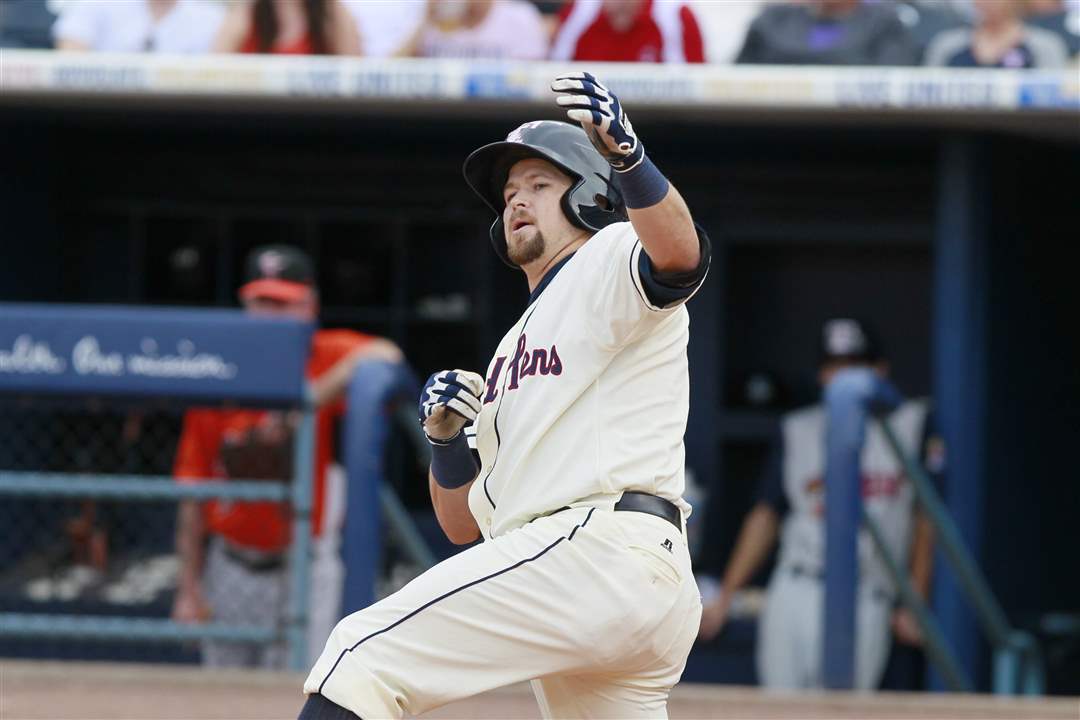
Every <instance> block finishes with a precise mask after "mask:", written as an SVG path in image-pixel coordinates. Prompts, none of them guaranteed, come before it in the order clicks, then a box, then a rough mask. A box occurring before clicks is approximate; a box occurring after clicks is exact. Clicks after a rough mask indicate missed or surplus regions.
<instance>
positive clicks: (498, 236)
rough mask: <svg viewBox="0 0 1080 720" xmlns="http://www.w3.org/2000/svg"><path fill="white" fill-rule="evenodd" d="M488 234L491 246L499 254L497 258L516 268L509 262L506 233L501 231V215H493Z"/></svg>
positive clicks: (515, 267) (515, 266)
mask: <svg viewBox="0 0 1080 720" xmlns="http://www.w3.org/2000/svg"><path fill="white" fill-rule="evenodd" d="M488 236H489V237H490V238H491V247H493V248H495V254H496V255H498V256H499V259H500V260H502V261H503V262H504V263H506V264H507V265H508V266H510V267H512V268H514V269H515V270H517V267H518V266H517V265H515V264H514V263H512V262H510V253H509V252H508V251H507V249H506V234H505V233H504V232H503V222H502V216H501V215H497V216H496V217H495V222H493V223H491V230H489V231H488Z"/></svg>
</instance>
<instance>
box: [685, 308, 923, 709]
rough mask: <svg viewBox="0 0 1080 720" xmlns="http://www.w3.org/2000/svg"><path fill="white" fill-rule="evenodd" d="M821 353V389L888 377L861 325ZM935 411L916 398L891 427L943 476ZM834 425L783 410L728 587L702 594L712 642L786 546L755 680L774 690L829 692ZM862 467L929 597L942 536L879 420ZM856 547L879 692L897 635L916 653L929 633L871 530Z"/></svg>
mask: <svg viewBox="0 0 1080 720" xmlns="http://www.w3.org/2000/svg"><path fill="white" fill-rule="evenodd" d="M819 354H820V364H819V370H818V379H819V382H820V384H821V386H822V387H823V388H824V387H825V386H827V385H828V384H829V382H830V381H831V380H832V378H833V377H834V376H835V375H836V373H837V372H839V371H840V370H842V369H844V368H850V367H869V368H873V369H874V370H876V371H877V372H878V373H880V374H882V375H885V374H886V373H887V370H888V364H887V363H886V361H885V359H884V357H883V356H882V354H881V352H880V349H879V347H878V344H877V342H876V341H875V339H874V336H873V335H872V333H871V332H870V330H869V328H868V327H867V326H866V325H865V324H864V323H862V322H860V321H858V320H855V319H852V318H834V319H832V320H829V321H827V322H825V323H824V325H823V326H822V329H821V345H820V349H819ZM929 410H930V405H929V401H928V400H925V399H922V400H909V401H907V402H905V403H903V404H902V405H901V406H900V407H899V408H897V409H896V410H895V411H893V412H892V413H891V414H890V415H889V417H888V420H889V424H890V425H891V426H892V429H893V431H894V432H895V433H896V434H897V437H898V439H899V442H900V444H901V446H902V447H903V448H904V450H905V452H906V453H908V454H909V455H911V456H916V457H918V456H920V455H921V457H922V458H923V460H924V463H925V465H926V467H927V469H928V470H929V471H930V472H931V473H932V474H934V475H935V476H937V477H939V476H940V473H941V471H942V469H943V465H944V446H943V445H942V443H941V440H940V438H938V437H937V436H936V434H935V433H934V431H933V427H934V423H933V420H932V419H931V418H930V414H929ZM825 422H826V419H825V408H824V407H823V405H821V404H817V405H813V406H810V407H806V408H802V409H800V410H795V411H793V412H790V413H788V414H786V415H784V417H783V419H782V421H781V427H780V432H779V433H778V436H777V437H776V439H775V440H774V442H773V450H772V456H771V458H770V461H769V463H768V466H767V468H766V472H765V475H764V477H763V479H762V486H761V488H760V490H759V494H758V500H757V503H756V504H755V506H754V508H753V509H752V510H751V511H750V514H749V515H748V516H747V517H746V520H745V521H744V522H743V525H742V529H741V531H740V532H739V537H738V540H737V541H736V544H735V549H734V551H733V552H732V554H731V559H730V560H729V561H728V564H727V568H726V569H725V571H724V575H723V580H722V582H721V583H720V585H719V586H717V585H716V584H715V581H709V580H708V579H704V578H703V579H702V581H701V586H702V594H703V595H704V596H705V597H704V602H703V605H704V609H703V611H702V617H701V628H700V633H699V637H700V638H701V639H703V640H711V639H712V638H713V637H714V636H715V635H716V634H717V633H719V632H720V629H721V628H722V627H723V625H724V623H725V622H726V620H727V616H728V612H729V609H730V606H731V602H732V598H733V596H734V595H735V593H737V592H739V591H740V590H741V589H742V588H743V587H744V586H745V585H746V584H747V583H748V582H749V581H750V580H751V579H752V578H753V576H754V575H755V574H756V573H757V571H758V569H759V568H761V566H762V565H763V564H764V563H765V561H766V560H767V558H768V556H769V553H770V552H771V550H772V548H773V546H774V545H775V544H776V543H777V541H779V543H780V551H779V556H778V558H777V562H776V569H775V570H774V571H773V574H772V578H771V579H770V581H769V589H768V592H767V594H766V599H765V606H764V609H763V610H762V614H761V617H760V619H759V623H758V642H757V668H758V679H759V681H760V683H761V684H762V685H763V686H765V687H768V688H776V689H817V688H821V687H822V686H823V669H822V658H823V655H822V650H821V648H822V633H823V632H824V631H823V628H822V618H824V611H823V603H824V577H825V513H824V501H825V486H824V476H825V458H824V450H825V445H824V438H825ZM920 449H921V453H920ZM917 453H919V454H920V455H917ZM861 463H862V467H861V470H860V475H861V481H862V495H863V503H864V507H865V508H866V512H867V514H869V515H870V516H872V517H873V518H874V519H875V520H876V521H877V523H878V525H879V526H880V527H881V529H882V532H883V534H884V536H885V542H886V545H887V546H888V548H889V551H890V553H891V555H892V556H893V558H894V559H895V560H896V562H897V563H898V564H899V565H901V566H903V565H904V562H905V559H906V561H907V565H908V566H909V567H910V572H911V582H912V585H913V586H914V588H915V590H916V592H918V593H919V594H920V596H922V597H923V598H925V597H926V596H927V593H928V591H929V584H930V573H931V551H932V543H933V530H932V527H931V525H930V523H929V520H928V519H927V518H926V517H924V516H923V515H922V513H921V512H920V511H919V510H918V509H917V507H916V503H915V494H914V489H913V487H912V484H911V481H910V480H909V479H908V478H907V477H906V475H905V474H904V470H903V468H902V467H901V466H900V464H899V462H898V461H897V460H896V458H895V456H894V455H893V454H892V453H891V451H890V450H889V447H888V444H887V442H886V440H885V436H884V434H883V433H882V431H881V430H880V428H878V427H877V426H876V425H871V426H869V427H867V429H866V443H865V445H864V447H863V450H862V455H861ZM858 547H859V583H858V593H857V609H856V633H855V638H856V643H855V645H856V646H855V678H854V681H855V688H856V689H859V690H871V689H875V688H877V687H878V685H879V683H880V681H881V679H882V675H883V673H884V671H885V666H886V661H887V659H888V657H889V651H890V646H891V644H892V643H891V638H890V630H891V634H892V635H893V636H895V638H896V640H897V641H898V642H899V643H900V644H901V645H907V646H919V645H921V643H922V636H921V632H920V630H919V627H918V625H917V623H916V622H915V619H914V616H913V615H912V613H911V612H910V611H909V610H907V609H906V608H901V607H899V606H898V605H897V589H896V588H895V587H894V585H893V582H892V579H891V577H890V576H889V574H888V572H887V570H886V568H885V564H884V561H883V560H882V559H881V556H880V555H879V554H878V553H877V551H876V549H875V548H874V546H873V544H872V542H871V539H870V537H869V533H868V531H867V530H866V529H865V528H863V529H861V530H860V531H859V539H858Z"/></svg>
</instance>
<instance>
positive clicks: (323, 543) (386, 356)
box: [172, 245, 402, 668]
mask: <svg viewBox="0 0 1080 720" xmlns="http://www.w3.org/2000/svg"><path fill="white" fill-rule="evenodd" d="M246 277H247V282H246V284H244V285H243V286H242V287H241V288H240V292H239V295H240V301H241V302H242V303H243V306H244V308H245V310H246V311H247V312H249V313H251V314H253V315H264V316H266V315H269V316H278V317H292V318H297V319H300V320H306V321H312V322H313V321H314V320H315V319H316V317H317V315H318V309H319V296H318V291H317V289H316V287H315V272H314V268H313V265H312V262H311V260H310V259H309V258H308V257H307V256H306V255H305V254H304V253H302V252H300V251H299V250H297V249H296V248H294V247H290V246H287V245H270V246H265V247H261V248H257V249H255V250H254V251H252V253H251V254H250V255H249V256H248V259H247V266H246ZM368 359H378V360H384V361H389V362H394V363H396V362H401V361H402V354H401V351H400V350H399V349H398V348H397V346H396V345H394V344H393V343H391V342H390V341H388V340H384V339H382V338H377V337H373V336H370V335H364V334H362V333H358V332H353V331H351V330H317V331H316V332H315V333H314V334H313V335H312V338H311V354H310V356H309V358H308V364H307V377H308V380H309V381H310V383H311V389H312V395H313V398H314V403H315V406H316V408H317V418H316V423H315V428H316V429H315V475H314V498H313V504H312V533H313V535H314V536H315V559H314V564H313V568H312V572H313V574H314V576H315V579H316V582H313V583H312V587H313V588H314V587H319V588H320V592H319V593H313V597H312V604H311V626H310V635H311V637H310V638H309V639H310V642H311V644H312V645H313V646H315V647H318V648H321V647H322V643H323V642H324V641H325V639H326V636H327V635H329V632H330V630H331V629H332V628H333V625H334V623H335V622H337V620H338V619H339V618H338V613H339V608H338V607H337V604H338V602H339V600H340V598H339V597H338V596H339V595H340V593H334V592H326V587H327V584H328V583H327V582H322V581H321V580H320V578H321V579H322V580H327V581H329V583H330V584H331V585H330V586H332V583H333V580H334V578H335V577H336V578H337V583H338V584H340V582H341V574H342V570H341V566H340V560H339V559H337V556H336V553H335V552H334V551H333V550H334V548H335V547H336V546H335V545H334V537H333V535H334V531H335V529H337V528H338V527H339V526H340V516H339V517H338V519H337V520H336V521H335V520H334V517H335V515H337V513H335V508H331V507H328V506H329V505H330V504H331V503H330V502H328V498H330V497H333V496H338V497H340V495H338V494H337V493H333V492H331V491H329V490H328V486H333V485H334V483H335V482H341V483H342V487H343V481H342V480H341V477H340V472H341V471H340V467H338V466H337V465H335V464H334V463H333V457H334V455H335V446H336V445H337V438H336V432H335V429H336V426H337V425H338V424H339V423H338V421H339V420H340V419H341V418H342V417H343V415H344V409H345V407H344V402H343V399H342V396H343V394H344V391H345V388H346V387H347V386H348V383H349V380H350V379H351V377H352V375H353V371H354V370H355V368H356V366H357V365H358V364H359V363H360V362H361V361H363V360H368ZM295 425H296V418H295V413H286V412H282V411H269V410H242V409H230V408H225V409H218V408H215V409H208V408H195V409H192V410H190V411H188V413H187V414H186V416H185V417H184V426H183V430H182V433H181V436H180V442H179V445H178V448H177V453H176V462H175V466H174V470H173V473H174V475H175V477H176V479H177V481H178V482H182V483H196V482H202V481H205V480H207V479H221V478H226V479H227V478H230V477H232V478H245V479H255V478H257V479H267V480H277V481H287V480H289V479H290V478H291V477H292V458H291V452H292V447H293V443H292V435H293V429H294V427H295ZM337 510H338V512H341V509H340V508H338V509H337ZM289 532H290V518H289V513H288V508H287V507H286V506H285V505H283V504H282V503H278V502H269V501H263V502H230V501H222V500H211V501H208V502H205V503H200V502H198V501H195V500H188V501H185V502H183V503H181V504H180V511H179V518H178V520H177V531H176V545H177V551H178V553H179V555H180V575H179V579H178V587H177V593H176V599H175V602H174V605H173V613H172V614H173V619H175V620H177V621H179V622H203V621H207V620H211V619H212V620H214V621H217V622H223V623H228V624H258V625H277V624H280V623H281V622H282V621H283V619H284V616H285V610H286V605H287V588H288V572H287V567H286V561H285V560H286V553H287V550H288V544H289ZM202 658H203V663H204V664H205V665H208V666H212V667H258V668H283V667H284V666H285V658H286V652H285V647H284V644H283V643H278V644H274V645H254V644H250V643H248V644H245V643H236V642H225V641H218V640H208V641H204V642H203V643H202Z"/></svg>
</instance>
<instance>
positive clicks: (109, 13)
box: [53, 0, 225, 53]
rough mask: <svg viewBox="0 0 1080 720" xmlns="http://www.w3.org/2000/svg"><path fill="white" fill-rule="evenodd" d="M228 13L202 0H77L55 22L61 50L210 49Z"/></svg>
mask: <svg viewBox="0 0 1080 720" xmlns="http://www.w3.org/2000/svg"><path fill="white" fill-rule="evenodd" d="M224 15H225V11H224V9H223V7H222V6H221V5H220V4H218V3H208V2H204V1H203V0H78V2H69V3H67V4H66V5H65V6H64V9H63V11H62V12H61V14H60V18H59V19H58V20H57V21H56V24H55V25H53V38H54V40H55V42H56V48H57V49H58V50H97V51H100V52H163V53H205V52H209V50H210V48H211V45H212V43H213V40H214V35H215V33H216V32H217V31H218V28H219V27H220V26H221V23H222V18H223V17H224Z"/></svg>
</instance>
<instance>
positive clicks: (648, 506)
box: [615, 491, 682, 533]
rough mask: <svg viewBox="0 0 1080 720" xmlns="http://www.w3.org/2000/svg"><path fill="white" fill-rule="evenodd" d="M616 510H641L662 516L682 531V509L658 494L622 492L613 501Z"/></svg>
mask: <svg viewBox="0 0 1080 720" xmlns="http://www.w3.org/2000/svg"><path fill="white" fill-rule="evenodd" d="M615 509H616V510H629V511H630V512H641V513H646V514H648V515H655V516H656V517H658V518H663V519H665V520H667V521H668V522H669V523H671V524H672V525H674V526H675V527H676V528H677V529H678V531H679V532H680V533H681V532H682V511H681V510H679V507H678V506H677V505H676V504H675V503H673V502H671V501H670V500H665V499H664V498H662V497H660V496H658V495H650V494H649V493H643V492H629V491H628V492H624V493H623V496H622V498H621V499H620V500H619V502H617V503H615Z"/></svg>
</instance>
